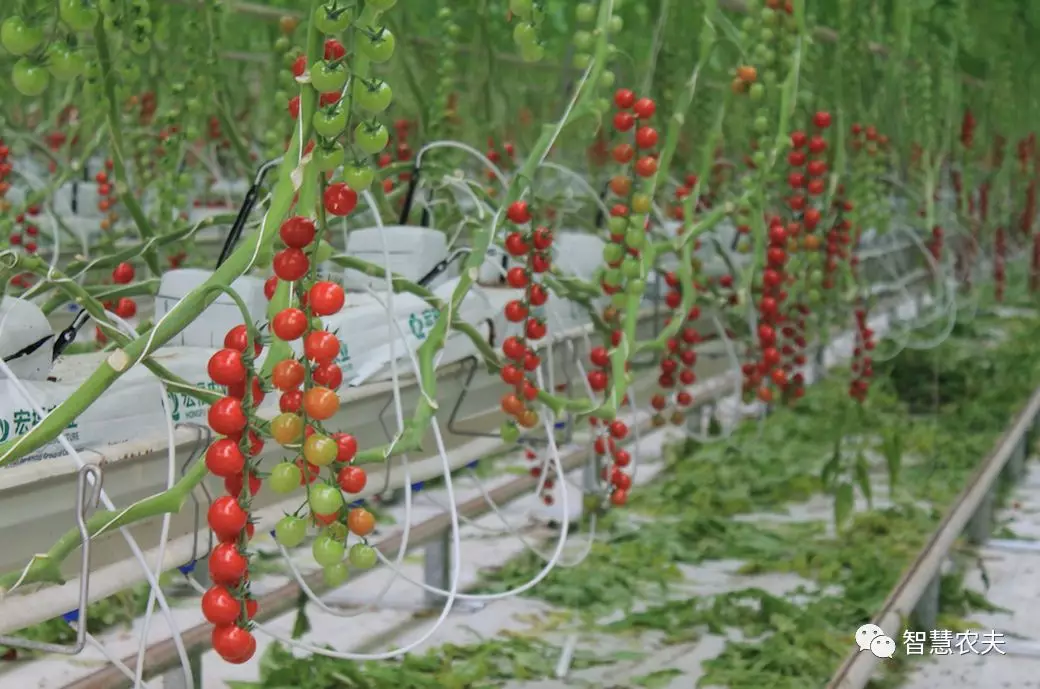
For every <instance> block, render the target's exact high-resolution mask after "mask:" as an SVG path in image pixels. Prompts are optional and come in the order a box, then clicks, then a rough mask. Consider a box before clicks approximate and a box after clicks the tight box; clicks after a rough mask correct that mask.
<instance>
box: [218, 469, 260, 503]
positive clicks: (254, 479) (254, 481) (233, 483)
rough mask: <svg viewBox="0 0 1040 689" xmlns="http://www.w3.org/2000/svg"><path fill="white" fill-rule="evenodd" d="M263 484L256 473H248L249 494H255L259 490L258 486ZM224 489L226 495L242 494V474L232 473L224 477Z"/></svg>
mask: <svg viewBox="0 0 1040 689" xmlns="http://www.w3.org/2000/svg"><path fill="white" fill-rule="evenodd" d="M262 486H263V481H261V480H260V477H259V476H257V475H256V474H253V473H250V474H249V494H250V495H256V494H257V493H259V492H260V488H261V487H262ZM224 490H225V491H226V492H227V494H228V495H233V496H236V497H237V496H239V495H242V474H232V475H231V476H228V477H227V478H226V479H224Z"/></svg>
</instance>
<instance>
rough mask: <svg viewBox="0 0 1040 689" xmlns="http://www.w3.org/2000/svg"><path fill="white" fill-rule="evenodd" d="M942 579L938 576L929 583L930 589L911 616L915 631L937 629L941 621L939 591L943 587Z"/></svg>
mask: <svg viewBox="0 0 1040 689" xmlns="http://www.w3.org/2000/svg"><path fill="white" fill-rule="evenodd" d="M940 582H941V577H940V575H939V574H936V575H935V577H934V578H933V579H932V580H931V581H930V582H929V583H928V587H927V588H926V589H925V590H924V593H923V594H922V595H921V599H920V600H918V601H917V605H916V606H915V607H914V611H913V614H912V615H911V618H912V621H913V624H914V628H915V629H935V625H936V624H937V622H938V620H939V591H940V589H941V587H942V585H941V583H940Z"/></svg>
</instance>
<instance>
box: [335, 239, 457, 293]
mask: <svg viewBox="0 0 1040 689" xmlns="http://www.w3.org/2000/svg"><path fill="white" fill-rule="evenodd" d="M384 242H385V247H386V252H387V253H389V255H390V265H389V268H390V270H391V271H393V272H394V273H397V274H398V275H401V276H402V277H404V278H407V279H408V280H411V281H413V282H415V281H418V280H419V279H420V278H422V277H423V276H424V275H426V274H427V273H428V272H430V270H432V269H433V267H434V266H436V265H437V264H438V263H439V262H441V261H442V260H444V259H445V258H446V257H447V256H448V239H447V237H446V236H445V235H444V233H443V232H441V231H439V230H431V229H429V228H426V227H411V226H407V225H386V226H384V227H369V228H366V229H363V230H355V231H353V232H351V233H350V236H349V244H348V245H347V253H349V254H350V255H351V256H356V257H357V258H360V259H363V260H365V261H368V262H370V263H374V264H375V265H377V266H380V267H384V268H385V267H387V266H386V260H385V255H384ZM455 275H458V267H457V266H451V267H450V268H449V269H448V270H447V271H445V272H444V273H442V274H441V275H440V276H438V278H437V279H436V280H434V281H433V282H431V283H430V284H429V285H427V287H429V288H431V289H432V288H434V287H436V286H437V285H439V284H443V283H444V282H445V281H446V280H449V279H451V278H452V277H453V276H455ZM343 286H344V287H346V288H347V289H348V290H356V291H363V290H364V289H365V288H366V287H368V288H370V289H373V290H376V291H380V290H382V289H383V288H384V287H385V286H386V280H385V278H382V277H370V276H368V275H365V274H364V273H361V272H359V271H356V270H352V269H349V268H348V269H347V270H346V271H345V272H344V274H343Z"/></svg>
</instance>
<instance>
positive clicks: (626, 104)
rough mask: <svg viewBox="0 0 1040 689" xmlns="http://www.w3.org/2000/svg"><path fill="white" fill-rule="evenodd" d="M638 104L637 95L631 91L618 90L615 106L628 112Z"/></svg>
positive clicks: (615, 96) (615, 93)
mask: <svg viewBox="0 0 1040 689" xmlns="http://www.w3.org/2000/svg"><path fill="white" fill-rule="evenodd" d="M635 102H636V94H634V93H632V91H630V90H629V89H618V90H617V91H615V92H614V105H616V106H618V107H619V108H621V109H622V110H628V109H629V108H631V107H632V105H633V104H634V103H635Z"/></svg>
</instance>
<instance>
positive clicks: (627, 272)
mask: <svg viewBox="0 0 1040 689" xmlns="http://www.w3.org/2000/svg"><path fill="white" fill-rule="evenodd" d="M640 271H641V269H640V266H639V259H637V258H635V257H634V256H628V257H627V258H625V260H624V261H622V262H621V274H622V275H624V276H625V278H626V279H629V280H631V279H632V278H637V277H639V273H640Z"/></svg>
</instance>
